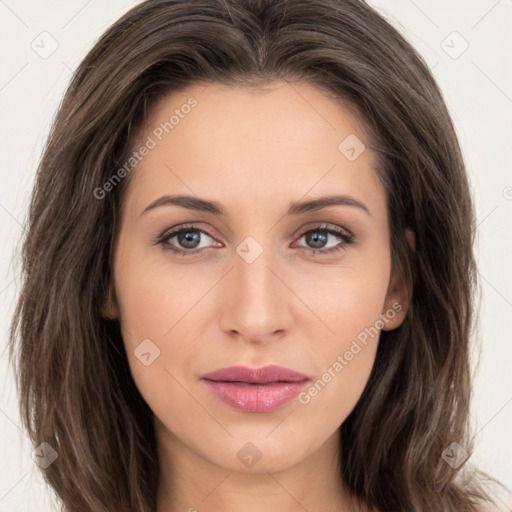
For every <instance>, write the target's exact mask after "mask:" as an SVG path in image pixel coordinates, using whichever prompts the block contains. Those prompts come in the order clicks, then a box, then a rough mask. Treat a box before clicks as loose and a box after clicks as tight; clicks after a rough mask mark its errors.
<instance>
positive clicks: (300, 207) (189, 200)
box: [140, 195, 372, 216]
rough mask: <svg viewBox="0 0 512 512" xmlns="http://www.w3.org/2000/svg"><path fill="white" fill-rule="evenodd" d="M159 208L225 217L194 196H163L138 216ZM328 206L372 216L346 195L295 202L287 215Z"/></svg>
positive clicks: (211, 204) (217, 206)
mask: <svg viewBox="0 0 512 512" xmlns="http://www.w3.org/2000/svg"><path fill="white" fill-rule="evenodd" d="M160 206H180V207H182V208H186V209H188V210H195V211H200V212H207V213H212V214H213V215H218V216H226V215H227V213H226V211H225V210H224V208H223V207H222V205H221V204H220V203H219V202H217V201H208V200H206V199H201V198H199V197H195V196H188V195H165V196H161V197H159V198H158V199H155V200H154V201H153V202H152V203H151V204H149V205H148V206H146V208H144V210H143V211H142V212H141V214H140V215H144V214H146V213H147V212H149V211H150V210H153V209H155V208H158V207H160ZM329 206H354V207H356V208H360V209H361V210H363V211H364V212H366V213H367V214H368V215H370V216H371V215H372V214H371V212H370V210H369V208H368V207H367V206H366V205H365V204H364V203H363V202H361V201H359V200H358V199H356V198H355V197H352V196H348V195H330V196H324V197H320V198H318V199H312V200H309V201H297V202H295V203H292V204H291V205H290V207H289V208H288V212H287V215H289V216H290V215H300V214H301V213H306V212H315V211H318V210H321V209H323V208H327V207H329Z"/></svg>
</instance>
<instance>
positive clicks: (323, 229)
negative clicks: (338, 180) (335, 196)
mask: <svg viewBox="0 0 512 512" xmlns="http://www.w3.org/2000/svg"><path fill="white" fill-rule="evenodd" d="M189 231H195V232H199V233H203V234H205V235H207V236H209V237H210V238H213V239H214V238H215V237H213V236H212V235H211V234H210V233H208V231H205V230H204V229H201V228H198V227H195V226H194V225H193V224H188V225H185V226H182V227H180V228H179V229H177V230H175V231H172V232H171V233H165V234H164V235H161V236H159V237H157V238H156V239H155V240H154V242H155V243H156V244H161V245H162V246H163V248H164V249H165V250H168V251H171V252H173V253H175V254H179V255H181V256H193V255H194V254H198V253H200V252H202V251H203V250H206V249H210V247H203V248H202V249H189V250H187V249H177V248H176V247H173V246H172V245H171V244H169V243H168V241H169V240H170V239H171V238H174V237H175V236H176V235H179V234H180V233H183V232H189ZM310 232H320V233H322V234H330V235H334V236H336V237H338V238H341V240H343V244H342V245H341V246H340V245H337V246H335V247H331V248H330V249H312V248H311V247H309V248H308V247H304V246H301V247H302V248H303V249H309V250H310V251H311V252H313V254H315V253H321V254H323V255H326V254H327V255H329V254H333V253H336V252H339V251H344V250H346V248H347V247H346V246H347V245H351V244H354V243H355V237H354V236H353V235H351V234H348V233H346V232H345V231H342V230H340V229H338V228H329V226H327V225H325V224H324V225H321V226H316V227H314V228H310V229H308V230H306V231H303V232H302V233H301V234H300V235H299V236H298V238H299V239H300V238H302V237H303V236H304V235H307V234H308V233H310Z"/></svg>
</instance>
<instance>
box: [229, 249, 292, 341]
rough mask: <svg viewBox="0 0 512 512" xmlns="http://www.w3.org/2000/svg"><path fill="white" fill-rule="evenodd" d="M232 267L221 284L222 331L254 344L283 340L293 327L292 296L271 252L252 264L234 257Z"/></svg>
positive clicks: (268, 251)
mask: <svg viewBox="0 0 512 512" xmlns="http://www.w3.org/2000/svg"><path fill="white" fill-rule="evenodd" d="M233 264H234V267H233V268H232V270H231V271H230V272H229V274H228V276H226V280H225V282H224V284H223V293H224V294H225V300H222V301H221V303H222V312H221V319H220V322H221V328H222V329H223V330H224V332H227V333H229V334H230V335H231V336H238V337H240V338H242V339H245V340H247V341H249V342H251V343H256V344H261V343H265V342H267V341H272V340H275V339H277V338H279V337H282V336H283V335H284V334H285V333H286V332H287V331H289V329H290V327H291V325H292V320H293V315H292V312H291V307H293V305H291V301H293V300H294V295H293V293H292V291H290V289H289V288H288V287H287V286H286V276H285V275H283V274H284V272H283V271H282V270H279V268H278V265H276V264H275V259H274V258H273V257H272V255H271V251H270V249H269V250H264V251H263V252H262V253H261V254H260V255H259V256H258V257H257V258H256V259H255V260H254V261H252V262H250V259H244V258H243V257H241V256H239V255H238V254H235V255H234V258H233ZM295 300H297V299H295Z"/></svg>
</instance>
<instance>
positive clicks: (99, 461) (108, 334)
mask: <svg viewBox="0 0 512 512" xmlns="http://www.w3.org/2000/svg"><path fill="white" fill-rule="evenodd" d="M274 79H285V80H287V81H289V82H290V83H292V82H293V81H296V80H303V81H306V82H309V83H310V84H313V85H315V86H317V87H318V88H320V89H321V90H323V91H325V93H326V94H330V95H332V96H333V97H335V98H337V99H339V100H340V101H343V103H344V105H349V106H350V108H352V109H353V111H354V112H355V113H356V114H357V116H358V117H359V118H360V119H361V120H362V121H363V122H364V123H365V125H366V126H367V127H368V129H369V130H370V133H371V134H372V137H373V142H372V146H371V147H372V149H373V150H375V151H376V152H377V153H378V155H379V169H378V173H379V177H380V179H381V180H382V182H383V184H384V185H385V188H386V192H387V197H388V212H389V222H390V230H391V240H390V244H391V250H392V258H393V265H397V266H398V268H399V269H400V271H401V272H402V274H403V276H404V278H405V279H406V282H407V283H408V287H409V291H410V296H411V297H412V299H411V304H410V307H409V310H408V312H407V316H406V318H405V320H404V322H403V324H402V325H401V326H400V327H399V328H397V329H395V330H393V331H383V332H382V333H381V335H380V342H379V345H378V352H377V356H376V361H375V364H374V368H373V370H372V373H371V376H370V378H369V381H368V383H367V386H366V388H365V390H364V392H363V394H362V396H361V397H360V400H359V401H358V403H357V405H356V407H355V408H354V409H353V411H352V412H351V414H350V415H349V417H348V418H347V419H346V420H345V421H344V423H343V424H342V425H341V427H340V429H339V431H340V436H341V446H342V451H343V453H342V454H341V453H340V459H339V460H340V467H341V477H342V482H340V485H341V484H343V485H345V486H346V487H347V488H348V489H349V490H350V491H351V493H352V494H353V496H355V497H356V499H357V500H359V501H360V502H361V503H363V504H366V505H368V506H370V507H376V508H378V509H379V510H381V511H415V512H418V511H425V512H426V511H433V510H436V511H441V510H442V511H443V512H450V511H454V512H455V511H457V512H460V511H463V510H464V511H470V512H471V511H473V512H474V511H476V510H479V508H478V506H479V505H478V503H479V502H484V501H487V500H490V496H489V495H488V494H487V493H486V491H485V486H484V485H483V484H482V483H481V481H480V480H479V477H480V476H482V475H484V473H481V472H479V471H477V470H475V469H471V470H468V468H469V464H468V463H467V462H465V463H463V464H460V465H458V466H457V467H452V465H450V464H448V463H447V462H446V457H443V453H445V450H446V449H447V448H449V447H450V445H451V443H453V442H456V443H458V445H460V447H462V448H463V449H464V450H465V451H466V452H467V453H468V455H470V454H471V453H472V451H473V442H472V437H471V435H470V425H469V403H470V395H471V375H470V359H469V348H470V345H469V343H470V336H471V334H472V332H473V327H474V326H473V323H474V317H475V313H474V307H473V296H474V293H475V292H476V291H478V290H477V288H478V282H477V273H476V267H475V260H474V255H473V241H474V233H475V220H474V211H473V203H472V198H471V193H470V188H469V185H468V179H467V176H466V171H465V166H464V162H463V158H462V155H461V151H460V147H459V144H458V140H457V137H456V134H455V131H454V127H453V125H452V122H451V119H450V116H449V114H448V111H447V108H446V106H445V103H444V101H443V98H442V94H441V92H440V90H439V88H438V86H437V85H436V83H435V80H434V78H433V77H432V75H431V73H430V71H429V69H428V67H427V66H426V64H425V62H424V61H423V60H422V58H421V57H420V56H419V55H418V53H417V52H416V51H415V50H414V49H413V47H412V46H411V45H410V44H409V43H408V42H407V41H406V40H405V39H404V38H403V37H402V36H401V35H400V34H399V33H398V31H397V30H395V29H394V28H393V27H392V26H391V25H390V24H389V23H388V22H387V21H386V20H385V19H384V18H383V17H382V16H380V15H379V14H378V13H377V12H376V11H375V10H373V9H372V8H370V7H369V6H368V5H367V4H366V3H365V2H364V1H362V0H310V1H305V0H245V1H244V0H193V1H191V0H147V1H144V2H142V3H141V4H139V5H137V6H136V7H134V8H133V9H131V10H130V11H129V12H128V13H127V14H125V15H124V16H123V17H122V18H121V19H120V20H118V21H117V22H116V23H114V24H113V25H112V26H111V27H110V28H109V29H108V30H107V31H106V33H105V34H104V35H103V36H102V37H101V39H100V40H99V41H98V42H97V43H96V44H95V45H94V47H93V48H92V50H91V51H90V52H89V53H88V55H87V56H86V57H85V59H84V60H83V62H82V63H81V64H80V66H79V67H78V69H77V70H76V73H75V74H74V77H73V79H72V82H71V84H70V86H69V88H68V90H67V92H66V95H65V97H64V99H63V102H62V104H61V106H60V109H59V111H58V113H57V116H56V118H55V121H54V123H53V126H52V130H51V133H50V136H49V139H48V142H47V145H46V148H45V151H44V155H43V157H42V159H41V162H40V165H39V168H38V171H37V177H36V183H35V187H34V190H33V195H32V198H31V204H30V209H29V212H28V221H27V226H28V229H27V232H26V235H25V237H24V239H23V248H22V255H21V256H22V259H21V261H22V266H23V284H22V290H21V294H20V297H19V300H18V303H17V306H16V309H15V314H14V317H13V321H12V325H11V332H10V355H11V359H12V361H13V364H15V371H16V375H17V384H18V388H19V396H20V408H21V412H22V419H23V422H24V425H25V427H26V429H27V431H28V434H29V435H30V437H31V439H32V441H33V443H34V446H38V445H40V444H41V443H43V442H47V443H48V444H49V445H50V446H51V447H53V449H54V450H55V451H56V452H57V453H58V459H57V460H56V461H55V462H54V463H53V464H51V465H50V466H48V467H47V468H46V469H44V470H43V471H44V476H45V478H46V480H47V482H48V483H49V484H50V485H51V487H52V488H53V489H54V490H55V492H56V493H57V495H58V496H59V498H60V500H61V501H62V504H63V507H64V508H63V510H65V511H68V512H78V511H80V512H82V511H91V512H92V511H94V512H111V511H112V510H137V511H141V512H153V511H154V510H155V506H156V490H157V483H158V474H159V472H158V468H159V463H158V454H157V450H156V442H155V434H154V429H153V416H152V412H151V410H150V409H149V407H148V405H147V404H146V402H145V401H144V400H143V399H142V397H141V395H140V394H139V392H138V390H137V388H136V386H135V383H134V381H133V379H132V377H131V374H130V371H129V367H128V361H127V357H126V353H125V350H124V346H123V340H122V337H121V333H120V326H119V323H118V322H117V321H115V320H108V319H105V318H102V315H101V306H102V304H103V303H104V301H105V298H106V297H107V295H108V293H109V291H110V290H111V256H112V254H111V250H112V243H113V241H114V240H115V237H116V233H117V219H118V217H119V209H120V205H121V204H122V197H123V190H125V188H126V186H127V185H128V183H129V182H130V179H131V177H132V176H133V173H135V172H136V169H134V170H132V171H131V172H130V173H128V175H127V176H126V177H125V178H124V179H121V180H120V181H119V183H116V186H112V187H110V189H109V190H108V193H105V192H102V194H101V197H98V196H99V195H100V194H98V193H96V194H95V193H94V191H97V190H99V189H102V190H103V191H105V188H102V187H104V184H105V183H106V182H108V181H109V180H110V179H111V178H112V176H113V174H114V173H115V172H116V170H117V169H119V166H120V165H121V164H122V163H123V162H126V161H127V159H128V158H129V155H130V154H131V152H132V150H133V148H134V146H135V144H136V142H137V138H138V136H139V134H140V130H141V127H142V124H143V122H144V119H145V116H146V115H147V112H148V111H149V109H151V108H152V107H154V106H155V105H156V102H157V101H158V100H159V99H161V98H163V97H164V95H167V94H169V93H172V92H173V91H178V90H180V89H183V88H185V87H187V86H188V85H192V84H197V83H205V84H207V83H212V82H218V83H223V84H228V85H232V86H241V87H242V86H252V85H264V84H266V83H269V82H271V81H272V80H274ZM406 228H410V229H411V230H412V231H413V232H414V233H415V250H414V252H413V251H411V250H409V247H408V245H407V240H406V239H405V237H404V231H405V229H406ZM490 501H492V500H490Z"/></svg>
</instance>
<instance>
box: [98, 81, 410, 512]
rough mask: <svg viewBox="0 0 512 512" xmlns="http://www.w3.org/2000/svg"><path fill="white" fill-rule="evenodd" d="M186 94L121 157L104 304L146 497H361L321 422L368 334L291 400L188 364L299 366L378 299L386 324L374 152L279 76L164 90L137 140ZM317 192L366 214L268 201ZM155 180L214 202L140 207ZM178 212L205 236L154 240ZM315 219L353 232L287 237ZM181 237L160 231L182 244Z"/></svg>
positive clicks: (336, 350) (340, 115)
mask: <svg viewBox="0 0 512 512" xmlns="http://www.w3.org/2000/svg"><path fill="white" fill-rule="evenodd" d="M190 97H193V98H195V99H196V100H197V102H198V103H197V106H196V107H195V108H193V109H191V112H190V113H189V114H188V115H186V116H184V117H183V118H182V119H180V121H179V124H177V125H176V126H174V128H173V129H172V131H170V132H169V133H168V134H166V135H165V136H164V137H163V138H162V140H161V141H159V142H158V144H157V145H156V147H155V148H153V149H151V151H150V152H149V154H147V155H146V156H145V157H144V158H143V159H142V160H141V162H140V163H139V164H138V166H137V167H136V170H134V171H132V172H134V173H135V175H134V176H132V178H133V181H132V183H131V184H130V187H129V188H128V189H127V194H126V196H125V199H124V202H123V206H122V211H121V222H120V228H119V232H118V237H117V239H116V244H115V248H114V257H113V275H114V280H113V281H114V282H113V286H114V293H113V294H112V297H113V298H112V299H111V300H109V301H108V302H107V303H106V305H105V309H104V314H105V316H107V317H110V318H118V319H119V321H120V324H121V328H122V332H123V338H124V342H125V347H126V350H127V354H128V359H129V364H130V370H131V373H132V375H133V378H134V380H135V383H136V385H137V387H138V389H139V390H140V392H141V394H142V396H143V397H144V399H145V400H146V401H147V403H148V405H149V406H150V407H151V409H152V411H153V412H154V415H155V429H156V435H157V442H158V450H159V458H160V461H161V481H160V484H159V493H158V507H157V511H158V512H164V511H165V512H168V511H169V512H170V511H178V510H179V511H187V510H188V511H190V512H192V511H193V510H198V511H200V512H213V511H218V510H223V511H224V512H232V511H233V512H234V511H239V510H243V511H244V512H254V511H261V510H280V511H282V512H291V511H296V510H308V511H310V512H316V511H323V512H325V511H330V510H336V511H340V510H343V511H352V510H354V511H355V510H362V509H360V508H358V507H356V506H355V505H354V506H350V505H349V503H348V501H347V493H346V492H345V491H343V490H342V489H341V488H340V484H339V475H338V474H337V469H336V468H337V460H338V458H339V451H340V447H339V442H338V436H337V433H338V432H337V431H338V428H339V426H340V425H341V424H342V423H343V421H344V420H345V418H346V417H347V416H348V415H349V413H350V412H351V411H352V409H353V408H354V406H355V405H356V403H357V401H358V399H359V397H360V396H361V393H362V392H363V389H364V387H365V385H366V383H367V381H368V378H369V375H370V371H371V368H372V366H373V363H374V360H375V354H376V350H377V343H378V336H375V337H374V338H373V339H370V340H369V341H368V343H367V345H366V346H364V348H363V349H362V350H361V351H360V352H358V353H357V355H355V356H354V357H353V359H352V360H350V361H349V362H348V364H347V365H346V366H345V367H344V368H343V370H342V371H340V372H338V373H337V374H336V376H335V377H334V378H332V380H331V382H329V383H328V384H327V385H326V386H325V387H324V388H323V389H322V390H321V392H319V393H318V394H317V395H316V396H314V397H312V398H311V400H310V401H309V403H307V404H306V405H303V404H301V403H299V401H298V400H297V399H294V400H293V401H292V402H289V403H288V404H286V405H285V406H283V407H281V408H279V409H277V410H275V411H272V412H266V413H246V412H241V411H238V410H235V409H232V408H230V407H229V406H227V405H225V404H224V403H223V402H221V401H219V400H218V399H217V398H216V397H215V396H214V395H213V394H212V393H211V392H210V391H209V390H208V389H207V388H206V386H205V385H204V382H203V381H201V380H200V378H201V376H202V375H203V374H205V373H207V372H210V371H213V370H216V369H219V368H224V367H226V366H232V365H246V366H250V367H261V366H266V365H267V364H278V365H281V366H284V367H287V368H291V369H293V370H295V371H298V372H301V373H304V374H306V375H308V376H311V377H312V380H313V382H315V381H317V380H318V379H320V378H321V376H322V374H324V372H326V370H327V369H328V368H329V367H332V366H333V363H334V362H335V361H336V360H337V357H338V356H340V355H341V356H343V354H344V353H345V352H346V351H347V350H348V349H349V348H350V346H351V344H352V343H353V341H354V340H355V339H356V337H357V335H358V334H359V333H361V332H362V331H364V329H365V328H368V327H370V326H374V325H375V323H376V321H377V320H379V318H380V317H379V315H381V314H382V315H384V314H386V313H387V312H388V311H389V310H390V309H393V304H396V303H399V304H400V305H401V311H400V312H396V314H395V315H394V318H392V319H390V320H389V321H388V322H387V323H386V324H385V326H384V327H383V328H384V329H386V330H391V329H395V328H397V327H398V326H399V325H400V324H401V323H402V321H403V319H404V317H405V314H406V310H407V306H408V304H406V302H405V299H406V296H405V287H404V285H403V283H402V281H401V280H400V279H399V276H398V274H396V273H393V275H391V255H390V243H389V226H388V217H387V206H386V194H385V190H384V188H383V186H382V184H381V183H380V181H379V180H378V177H377V174H376V173H375V171H374V168H375V165H376V155H375V154H374V153H373V152H372V151H371V150H370V149H369V148H368V147H367V148H366V150H364V151H363V152H362V153H361V154H360V156H359V157H358V158H356V159H355V160H354V161H349V159H347V158H346V156H345V155H344V154H342V153H341V152H340V151H339V149H338V146H339V144H340V142H341V141H343V140H344V139H345V138H346V137H347V136H348V135H349V134H355V135H356V136H357V137H358V138H359V139H360V140H361V141H363V142H365V141H366V143H369V142H368V141H369V139H368V137H367V135H366V134H365V131H364V129H363V127H362V126H361V125H360V124H359V122H358V120H357V119H356V118H354V117H353V116H352V115H351V114H350V113H349V111H348V110H346V109H345V108H344V107H343V105H342V104H341V103H340V102H339V101H335V100H334V99H332V98H329V97H328V96H326V95H325V94H324V93H323V92H321V91H320V90H318V89H316V88H315V87H313V86H311V85H309V84H307V83H302V82H301V83H295V84H293V86H292V85H290V84H288V83H287V82H284V81H276V82H273V83H272V84H270V85H269V86H267V87H266V88H265V89H264V90H261V89H257V90H256V89H250V88H233V87H227V86H220V85H214V84H209V85H208V86H205V85H194V86H193V87H189V88H188V89H187V90H184V91H181V92H179V93H175V94H173V95H170V96H168V97H166V98H165V100H164V101H162V102H160V103H159V104H158V106H157V108H156V109H155V110H154V111H153V112H152V115H151V116H150V117H149V118H148V120H147V124H146V133H144V134H143V135H142V136H141V138H140V141H141V143H142V142H143V141H144V140H146V137H147V136H151V134H152V130H153V129H154V128H155V127H156V126H158V125H159V124H160V123H161V122H165V121H168V120H169V117H170V115H171V114H172V113H173V112H174V110H175V109H176V108H178V109H179V108H180V107H181V106H182V105H183V104H185V103H186V102H187V100H188V99H189V98H190ZM333 193H343V194H347V195H350V196H353V197H354V198H356V199H358V200H359V201H361V202H363V203H364V204H365V205H366V206H367V207H368V209H369V211H370V213H371V215H369V214H367V213H366V212H365V211H363V210H362V209H360V208H356V207H354V206H348V205H343V206H330V207H328V208H324V209H322V210H319V211H315V212H306V213H302V214H299V215H295V216H287V215H286V211H287V209H288V207H289V205H290V204H291V203H292V202H294V201H298V200H310V199H317V198H318V197H320V196H324V195H329V194H333ZM164 194H189V195H194V196H198V197H201V198H205V199H209V200H215V201H218V202H219V203H221V204H222V206H223V207H224V208H225V209H226V211H227V215H226V216H225V217H218V216H216V215H214V214H212V213H208V212H197V211H192V210H187V209H185V208H183V207H179V206H174V205H171V206H169V205H167V206H161V207H157V208H154V209H152V210H150V211H148V212H146V213H145V214H142V215H141V212H142V211H143V210H144V209H145V208H146V207H147V206H148V205H149V204H150V203H151V202H152V201H154V200H155V199H157V198H158V197H160V196H162V195H164ZM186 223H187V224H188V223H193V224H194V227H197V228H201V229H204V230H206V231H208V232H209V233H210V234H211V236H208V235H204V234H199V235H198V236H199V237H200V238H199V241H200V244H197V243H196V246H197V245H199V247H200V248H202V247H205V248H207V249H205V250H203V252H196V254H195V255H193V256H190V255H189V256H186V257H183V256H180V255H177V254H174V253H172V252H170V251H169V250H166V249H165V247H163V246H162V245H161V244H157V243H155V239H156V238H157V237H159V236H160V235H162V234H165V233H170V232H171V231H173V230H174V229H175V228H177V227H180V226H181V225H183V224H186ZM322 224H328V225H329V227H338V228H340V229H342V230H348V231H349V233H351V234H352V235H353V236H354V237H355V240H356V242H357V243H355V244H352V245H345V250H342V251H340V252H334V253H331V254H327V253H324V254H323V255H322V253H321V252H320V251H322V250H323V251H325V250H326V248H327V249H328V248H331V247H334V246H336V245H343V244H344V242H343V241H342V240H341V239H339V238H338V237H337V236H335V235H328V238H327V240H326V241H325V243H324V244H323V246H321V245H314V242H312V241H311V239H309V240H308V237H307V236H304V235H303V233H304V232H306V231H307V230H309V229H317V228H318V226H321V225H322ZM248 236H251V237H253V238H254V239H255V240H256V241H257V243H258V244H259V246H260V247H261V248H262V249H263V252H262V253H261V254H260V255H259V257H257V258H256V259H255V261H253V262H252V263H248V262H247V261H246V260H244V259H243V258H242V257H241V256H240V255H239V253H237V251H236V249H237V247H238V246H239V245H240V244H241V242H243V241H244V239H245V238H246V237H248ZM180 241H181V245H180ZM183 242H184V239H183V238H181V239H180V238H179V237H177V236H174V238H173V239H171V240H168V242H167V243H168V245H173V246H174V247H177V248H182V249H184V250H188V251H189V252H190V251H193V250H194V249H187V247H196V246H192V245H188V246H185V247H184V245H183ZM185 243H186V242H185ZM319 247H320V248H319ZM315 248H316V249H317V252H316V254H313V249H315ZM196 250H197V249H196ZM250 250H251V251H253V250H254V249H253V248H252V249H250ZM148 338H149V339H150V340H151V341H152V343H154V345H156V346H157V347H158V348H159V349H160V356H159V357H157V358H156V359H155V360H154V361H153V362H152V363H151V364H150V365H148V366H146V365H144V364H142V363H141V361H140V360H139V359H138V358H137V357H136V356H135V355H134V350H136V349H137V347H138V346H139V344H140V343H141V342H142V340H144V339H148ZM248 442H251V443H253V444H254V445H255V446H256V447H257V449H258V450H259V452H260V453H261V454H262V457H261V459H260V460H259V461H258V462H257V463H256V464H254V465H253V466H252V467H246V466H245V465H244V464H243V463H242V462H241V461H240V459H239V458H238V457H237V453H238V452H239V451H240V450H241V449H242V448H243V447H244V446H245V445H246V444H247V443H248ZM246 449H247V448H246Z"/></svg>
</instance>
